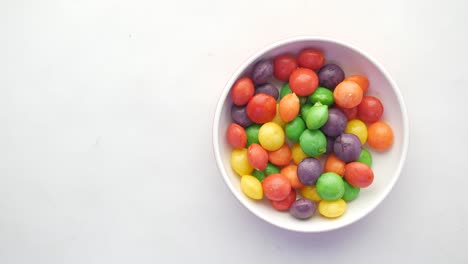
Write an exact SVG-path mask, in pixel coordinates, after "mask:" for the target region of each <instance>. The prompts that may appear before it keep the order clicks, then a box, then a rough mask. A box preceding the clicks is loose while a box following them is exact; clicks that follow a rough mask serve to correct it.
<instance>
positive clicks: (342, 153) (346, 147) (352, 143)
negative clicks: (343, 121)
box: [333, 133, 361, 163]
mask: <svg viewBox="0 0 468 264" xmlns="http://www.w3.org/2000/svg"><path fill="white" fill-rule="evenodd" d="M333 150H334V151H335V154H336V156H337V157H338V158H339V159H340V160H342V161H344V162H346V163H348V162H352V161H356V160H357V159H358V158H359V155H360V154H361V141H360V140H359V138H358V137H357V136H356V135H354V134H348V133H343V134H341V136H339V137H337V138H336V139H335V144H334V145H333Z"/></svg>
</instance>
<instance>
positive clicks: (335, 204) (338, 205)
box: [318, 199, 346, 218]
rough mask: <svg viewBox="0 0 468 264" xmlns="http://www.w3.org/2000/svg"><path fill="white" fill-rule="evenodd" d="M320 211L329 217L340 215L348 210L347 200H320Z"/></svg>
mask: <svg viewBox="0 0 468 264" xmlns="http://www.w3.org/2000/svg"><path fill="white" fill-rule="evenodd" d="M318 211H319V213H320V214H321V215H323V216H325V217H328V218H335V217H339V216H341V215H343V214H344V212H345V211H346V202H345V201H344V200H343V199H338V200H336V201H325V200H322V201H320V203H319V205H318Z"/></svg>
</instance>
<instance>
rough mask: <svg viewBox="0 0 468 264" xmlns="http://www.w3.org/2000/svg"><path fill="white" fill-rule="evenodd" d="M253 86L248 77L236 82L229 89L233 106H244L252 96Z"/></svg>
mask: <svg viewBox="0 0 468 264" xmlns="http://www.w3.org/2000/svg"><path fill="white" fill-rule="evenodd" d="M254 90H255V88H254V84H253V82H252V80H251V79H250V78H248V77H243V78H240V79H239V80H237V81H236V82H235V83H234V85H233V86H232V89H231V98H232V102H233V103H234V104H235V105H239V106H241V105H245V104H246V103H247V102H248V101H249V100H250V98H252V96H253V95H254Z"/></svg>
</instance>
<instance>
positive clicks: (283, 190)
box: [262, 173, 291, 201]
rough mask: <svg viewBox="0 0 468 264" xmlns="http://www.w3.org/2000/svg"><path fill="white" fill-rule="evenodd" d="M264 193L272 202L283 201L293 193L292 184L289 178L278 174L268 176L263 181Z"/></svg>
mask: <svg viewBox="0 0 468 264" xmlns="http://www.w3.org/2000/svg"><path fill="white" fill-rule="evenodd" d="M262 187H263V193H264V194H265V196H266V197H267V198H268V199H270V200H272V201H281V200H284V199H286V197H288V195H289V193H291V183H290V182H289V180H288V178H286V177H285V176H283V175H281V174H279V173H277V174H271V175H269V176H267V177H266V178H265V179H264V180H263V181H262Z"/></svg>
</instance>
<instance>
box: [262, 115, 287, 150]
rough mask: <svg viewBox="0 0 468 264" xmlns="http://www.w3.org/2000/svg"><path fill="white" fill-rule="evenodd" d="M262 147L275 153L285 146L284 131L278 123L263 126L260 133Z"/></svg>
mask: <svg viewBox="0 0 468 264" xmlns="http://www.w3.org/2000/svg"><path fill="white" fill-rule="evenodd" d="M258 140H259V141H260V145H261V146H262V147H263V148H264V149H266V150H268V151H275V150H277V149H279V148H281V146H283V144H284V131H283V129H282V128H281V127H280V126H279V125H278V124H276V123H273V122H268V123H265V124H263V125H262V126H261V127H260V130H259V131H258Z"/></svg>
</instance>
